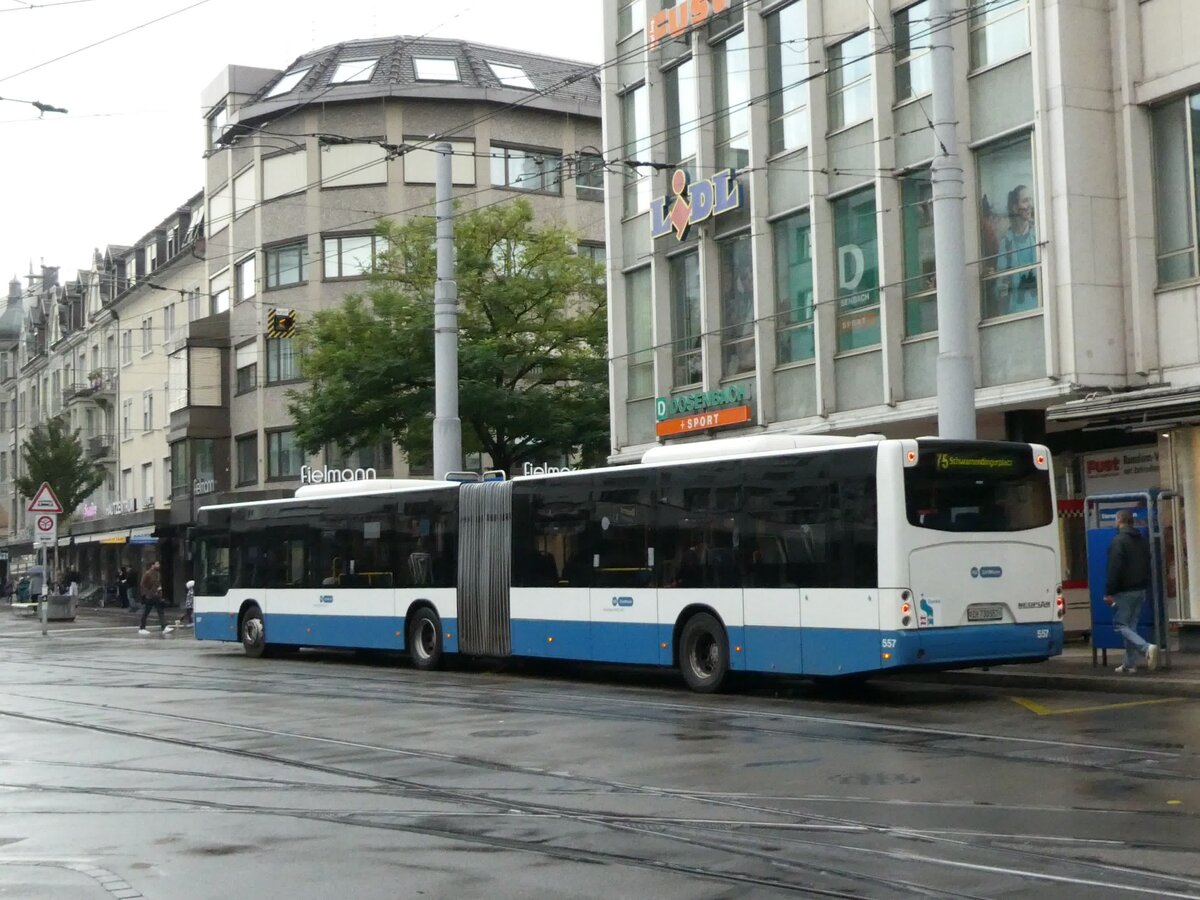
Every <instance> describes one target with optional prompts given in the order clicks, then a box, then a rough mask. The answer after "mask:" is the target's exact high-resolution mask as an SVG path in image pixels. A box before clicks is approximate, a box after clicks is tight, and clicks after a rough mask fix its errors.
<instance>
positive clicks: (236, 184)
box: [233, 166, 258, 219]
mask: <svg viewBox="0 0 1200 900" xmlns="http://www.w3.org/2000/svg"><path fill="white" fill-rule="evenodd" d="M257 203H258V184H257V182H256V181H255V178H254V167H253V166H251V167H250V168H248V169H246V171H244V172H242V173H241V174H240V175H238V176H237V177H236V178H234V179H233V217H234V218H235V219H236V218H239V217H240V216H244V215H245V214H246V213H248V212H250V210H252V209H254V206H255V204H257Z"/></svg>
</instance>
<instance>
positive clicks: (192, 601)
mask: <svg viewBox="0 0 1200 900" xmlns="http://www.w3.org/2000/svg"><path fill="white" fill-rule="evenodd" d="M185 587H186V588H187V593H186V594H185V595H184V600H183V621H182V623H181V624H182V625H183V626H184V627H185V628H191V627H193V626H194V625H195V624H196V623H195V622H194V621H193V620H192V610H193V608H194V607H195V605H196V582H195V581H191V580H189V581H188V583H187V584H186V585H185Z"/></svg>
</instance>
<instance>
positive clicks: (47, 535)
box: [25, 481, 63, 635]
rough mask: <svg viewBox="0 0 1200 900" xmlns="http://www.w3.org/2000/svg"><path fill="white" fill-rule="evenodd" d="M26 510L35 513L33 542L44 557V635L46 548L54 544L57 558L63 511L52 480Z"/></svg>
mask: <svg viewBox="0 0 1200 900" xmlns="http://www.w3.org/2000/svg"><path fill="white" fill-rule="evenodd" d="M25 511H26V512H28V513H32V514H33V542H34V544H35V545H36V546H37V547H38V549H39V550H40V551H41V554H40V555H41V557H42V596H41V598H40V603H39V606H40V609H41V614H42V615H41V618H42V634H43V635H44V634H45V633H46V613H47V605H48V603H47V599H46V598H47V595H48V594H49V590H50V573H49V571H48V570H47V563H48V562H49V559H48V557H47V553H46V548H47V547H49V546H50V545H51V544H53V545H54V547H55V551H54V552H55V558H56V559H57V556H58V516H59V514H60V513H61V512H62V511H63V508H62V504H61V503H59V502H58V495H57V494H55V493H54V488H52V487H50V482H48V481H43V482H42V486H41V487H40V488H38V489H37V493H36V494H34V495H33V499H32V500H30V501H29V505H28V506H27V507H25Z"/></svg>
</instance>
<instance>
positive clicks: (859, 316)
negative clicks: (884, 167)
mask: <svg viewBox="0 0 1200 900" xmlns="http://www.w3.org/2000/svg"><path fill="white" fill-rule="evenodd" d="M833 239H834V244H835V245H836V247H837V258H836V259H835V261H834V262H835V264H836V269H837V349H838V351H839V352H841V351H845V350H858V349H860V348H862V347H873V346H875V345H877V344H878V343H879V244H878V237H877V231H876V223H875V189H874V188H867V189H866V190H865V191H859V192H858V193H855V194H851V195H849V196H848V197H841V198H839V199H838V200H835V201H834V202H833Z"/></svg>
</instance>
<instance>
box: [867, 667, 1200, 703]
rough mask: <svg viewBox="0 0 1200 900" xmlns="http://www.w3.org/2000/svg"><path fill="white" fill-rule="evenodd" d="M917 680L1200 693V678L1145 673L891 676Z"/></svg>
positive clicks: (1159, 694)
mask: <svg viewBox="0 0 1200 900" xmlns="http://www.w3.org/2000/svg"><path fill="white" fill-rule="evenodd" d="M889 680H893V681H906V682H913V683H918V684H959V685H964V686H978V687H1000V688H1008V689H1016V690H1059V691H1089V692H1092V693H1100V694H1139V695H1144V696H1151V697H1200V680H1193V679H1180V678H1163V677H1161V676H1149V677H1147V676H1142V675H1129V676H1119V675H1112V676H1106V675H1071V674H1063V675H1051V674H1045V673H1042V672H1030V673H1028V674H1025V673H1019V672H983V671H979V670H975V669H972V670H967V671H962V672H930V673H926V674H921V673H910V674H907V675H904V674H897V675H896V676H894V677H893V678H891V679H889Z"/></svg>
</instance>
